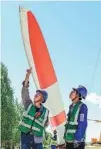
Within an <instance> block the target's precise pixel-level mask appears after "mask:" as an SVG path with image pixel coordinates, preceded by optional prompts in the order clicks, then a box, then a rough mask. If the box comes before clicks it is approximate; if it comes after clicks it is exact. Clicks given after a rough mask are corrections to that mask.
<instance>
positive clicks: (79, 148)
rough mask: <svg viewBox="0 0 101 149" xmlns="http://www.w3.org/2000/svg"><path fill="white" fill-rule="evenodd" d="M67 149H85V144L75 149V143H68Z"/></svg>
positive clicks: (82, 143)
mask: <svg viewBox="0 0 101 149" xmlns="http://www.w3.org/2000/svg"><path fill="white" fill-rule="evenodd" d="M66 149H85V142H81V143H80V145H79V147H77V148H74V144H73V143H66Z"/></svg>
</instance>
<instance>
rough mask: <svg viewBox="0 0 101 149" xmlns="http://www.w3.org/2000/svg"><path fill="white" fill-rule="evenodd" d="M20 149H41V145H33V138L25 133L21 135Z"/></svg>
mask: <svg viewBox="0 0 101 149" xmlns="http://www.w3.org/2000/svg"><path fill="white" fill-rule="evenodd" d="M21 149H43V148H42V143H35V142H34V136H33V135H31V134H29V133H27V134H25V133H21Z"/></svg>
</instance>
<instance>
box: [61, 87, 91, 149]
mask: <svg viewBox="0 0 101 149" xmlns="http://www.w3.org/2000/svg"><path fill="white" fill-rule="evenodd" d="M86 96H87V89H86V88H85V87H84V86H79V87H78V88H73V90H72V92H71V93H70V95H69V98H70V99H71V100H72V104H71V105H70V107H69V113H68V120H67V123H66V125H65V134H64V139H65V141H66V149H84V148H85V135H86V128H87V113H88V109H87V106H86V105H85V104H84V103H83V102H82V99H85V98H86Z"/></svg>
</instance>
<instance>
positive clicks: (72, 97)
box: [69, 90, 77, 101]
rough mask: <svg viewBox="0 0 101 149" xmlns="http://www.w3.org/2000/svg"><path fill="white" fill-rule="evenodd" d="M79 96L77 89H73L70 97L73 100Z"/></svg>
mask: <svg viewBox="0 0 101 149" xmlns="http://www.w3.org/2000/svg"><path fill="white" fill-rule="evenodd" d="M76 97H77V92H76V91H75V90H73V91H71V93H70V95H69V98H70V99H71V100H72V101H73V100H74V99H75V98H76Z"/></svg>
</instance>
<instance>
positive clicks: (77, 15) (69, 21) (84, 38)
mask: <svg viewBox="0 0 101 149" xmlns="http://www.w3.org/2000/svg"><path fill="white" fill-rule="evenodd" d="M19 5H20V6H21V7H24V8H27V9H29V10H31V11H32V13H33V14H34V15H35V17H36V18H37V21H38V23H39V25H40V28H41V30H42V33H43V36H44V38H45V41H46V44H47V47H48V50H49V53H50V56H51V59H52V62H53V66H54V68H55V72H56V75H57V78H58V82H59V86H60V90H61V95H62V100H63V103H64V106H65V110H66V112H68V107H69V104H70V103H71V102H70V100H69V98H68V95H69V92H70V91H71V89H72V87H77V86H78V85H84V86H86V87H87V89H88V92H89V96H90V97H92V94H94V95H95V96H93V97H94V99H92V98H90V100H88V101H85V103H86V104H87V106H88V111H89V112H88V118H90V119H98V120H101V114H99V113H101V108H99V105H98V102H96V101H95V98H96V97H98V98H100V99H101V52H99V51H101V50H100V49H101V2H2V7H1V16H2V26H1V33H2V38H1V39H2V43H1V49H2V51H1V58H2V62H3V63H4V64H5V65H6V66H7V68H8V75H9V78H10V79H11V82H12V87H13V89H14V93H15V97H17V98H18V100H19V102H20V101H21V96H20V92H21V83H22V81H23V80H24V77H25V73H26V69H27V68H28V62H27V58H26V55H25V51H24V46H23V41H22V37H21V29H20V18H19ZM96 62H97V63H96ZM92 80H93V81H92ZM30 82H31V85H30V93H31V97H33V95H34V93H35V85H34V83H33V80H32V78H31V81H30ZM98 98H97V99H98ZM92 101H95V103H94V102H93V103H92ZM92 130H93V131H92ZM100 131H101V124H100V123H94V122H88V129H87V140H90V139H91V137H97V138H98V137H99V135H100Z"/></svg>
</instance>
